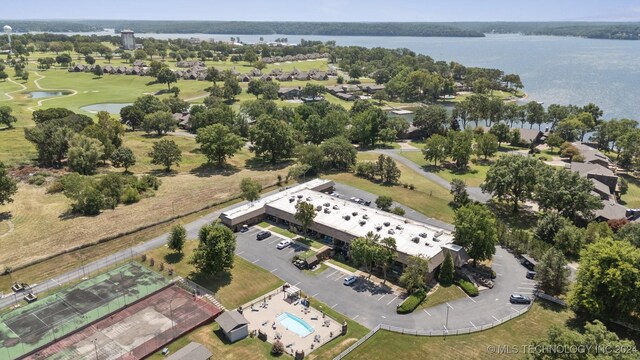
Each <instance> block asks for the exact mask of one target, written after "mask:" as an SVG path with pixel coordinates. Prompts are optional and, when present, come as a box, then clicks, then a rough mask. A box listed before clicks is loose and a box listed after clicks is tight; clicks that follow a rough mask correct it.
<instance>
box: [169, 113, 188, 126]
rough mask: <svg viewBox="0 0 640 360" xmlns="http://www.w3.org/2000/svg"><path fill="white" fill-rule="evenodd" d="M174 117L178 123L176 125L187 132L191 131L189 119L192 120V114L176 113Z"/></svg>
mask: <svg viewBox="0 0 640 360" xmlns="http://www.w3.org/2000/svg"><path fill="white" fill-rule="evenodd" d="M172 116H173V119H174V120H175V121H176V124H178V127H179V128H181V129H185V130H189V129H191V124H190V123H189V118H191V114H189V112H188V111H187V112H183V113H175V114H173V115H172Z"/></svg>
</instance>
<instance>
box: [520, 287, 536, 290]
mask: <svg viewBox="0 0 640 360" xmlns="http://www.w3.org/2000/svg"><path fill="white" fill-rule="evenodd" d="M518 289H524V290H535V289H536V288H534V287H524V286H518Z"/></svg>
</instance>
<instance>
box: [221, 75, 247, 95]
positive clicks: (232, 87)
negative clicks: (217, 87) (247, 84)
mask: <svg viewBox="0 0 640 360" xmlns="http://www.w3.org/2000/svg"><path fill="white" fill-rule="evenodd" d="M240 93H242V88H241V87H240V83H238V79H237V78H236V77H235V75H233V73H231V72H228V73H226V75H225V77H224V85H223V86H222V97H224V98H225V99H227V100H230V101H231V100H234V99H235V98H236V96H237V95H240Z"/></svg>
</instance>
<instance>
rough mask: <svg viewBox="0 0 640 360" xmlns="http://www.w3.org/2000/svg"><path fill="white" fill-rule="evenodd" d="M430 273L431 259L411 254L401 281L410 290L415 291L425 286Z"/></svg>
mask: <svg viewBox="0 0 640 360" xmlns="http://www.w3.org/2000/svg"><path fill="white" fill-rule="evenodd" d="M428 274H429V260H428V259H426V258H424V257H421V256H420V257H419V256H410V257H409V260H408V261H407V266H405V268H404V271H403V272H402V275H400V279H399V281H400V284H401V285H402V286H404V287H405V289H407V291H408V292H410V293H413V292H416V291H418V290H423V289H424V288H425V286H426V284H425V278H426V277H427V275H428Z"/></svg>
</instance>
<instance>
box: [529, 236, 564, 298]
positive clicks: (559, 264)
mask: <svg viewBox="0 0 640 360" xmlns="http://www.w3.org/2000/svg"><path fill="white" fill-rule="evenodd" d="M536 281H537V283H538V289H540V290H542V291H544V292H545V294H548V295H551V296H558V295H561V294H564V293H565V291H567V287H568V286H569V269H568V268H567V260H566V259H565V257H564V255H563V254H562V251H560V250H558V249H555V248H550V249H549V250H547V252H545V253H544V255H543V256H542V258H541V259H540V262H539V263H538V265H536Z"/></svg>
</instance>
